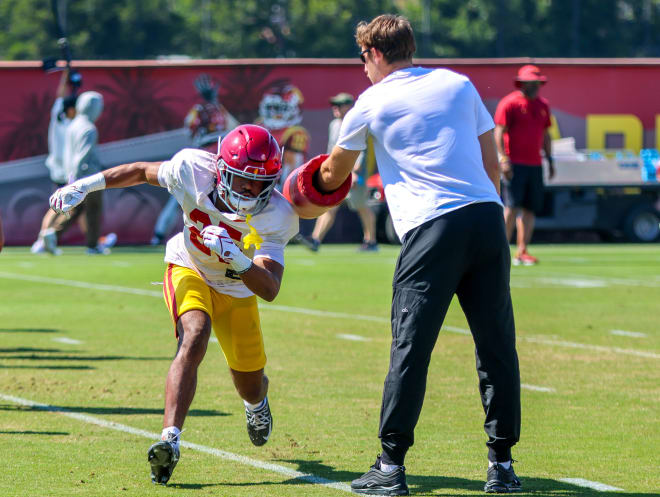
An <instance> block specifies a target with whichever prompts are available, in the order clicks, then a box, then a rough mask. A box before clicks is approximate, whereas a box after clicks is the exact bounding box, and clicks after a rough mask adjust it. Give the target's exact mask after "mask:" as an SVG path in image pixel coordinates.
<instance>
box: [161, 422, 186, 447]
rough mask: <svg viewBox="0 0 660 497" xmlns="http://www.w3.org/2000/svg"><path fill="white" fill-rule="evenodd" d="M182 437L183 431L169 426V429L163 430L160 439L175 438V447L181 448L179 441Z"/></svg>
mask: <svg viewBox="0 0 660 497" xmlns="http://www.w3.org/2000/svg"><path fill="white" fill-rule="evenodd" d="M170 435H171V436H170ZM180 435H181V430H179V429H178V428H177V427H176V426H168V427H167V428H163V431H162V433H161V435H160V439H161V440H167V439H168V438H174V440H175V442H174V446H175V447H176V448H179V440H180V439H181V437H180Z"/></svg>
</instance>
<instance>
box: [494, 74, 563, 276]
mask: <svg viewBox="0 0 660 497" xmlns="http://www.w3.org/2000/svg"><path fill="white" fill-rule="evenodd" d="M546 82H547V78H546V77H545V76H543V75H542V74H541V70H540V69H539V68H538V67H536V66H533V65H526V66H523V67H521V68H520V70H519V71H518V76H517V77H516V79H515V80H514V84H515V86H516V88H517V90H515V91H513V92H511V93H509V94H508V95H507V96H506V97H504V98H503V99H502V100H501V101H500V103H499V104H498V105H497V109H496V110H495V125H496V126H495V144H496V145H497V151H498V154H499V156H500V167H501V169H502V175H503V176H504V181H503V185H502V198H503V200H504V205H505V209H504V219H505V224H506V233H507V240H511V235H513V228H514V227H516V229H517V236H516V244H517V251H516V255H515V257H514V258H513V264H514V265H516V266H518V265H521V264H522V265H525V266H531V265H534V264H536V263H537V262H538V259H537V258H536V257H534V256H533V255H531V254H530V253H529V252H528V251H527V247H528V246H529V243H530V241H531V239H532V233H533V232H534V222H535V215H536V214H538V213H539V212H540V211H541V209H542V208H543V167H542V160H541V148H543V151H544V153H545V157H546V160H547V161H548V176H549V178H550V179H552V177H553V176H554V175H555V168H554V164H553V161H552V149H551V139H550V133H549V132H548V129H549V128H550V126H551V120H550V106H549V104H548V101H547V100H546V99H544V98H542V97H540V96H539V89H540V88H541V86H543V85H544V84H545V83H546Z"/></svg>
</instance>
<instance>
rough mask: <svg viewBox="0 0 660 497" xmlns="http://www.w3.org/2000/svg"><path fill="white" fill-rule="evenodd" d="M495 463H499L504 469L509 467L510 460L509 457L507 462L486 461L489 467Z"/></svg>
mask: <svg viewBox="0 0 660 497" xmlns="http://www.w3.org/2000/svg"><path fill="white" fill-rule="evenodd" d="M495 464H499V465H500V466H502V467H503V468H504V469H509V468H510V467H511V460H510V459H509V460H508V461H507V462H498V463H495V462H493V461H488V467H489V468H492V467H493V466H495Z"/></svg>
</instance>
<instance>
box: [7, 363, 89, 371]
mask: <svg viewBox="0 0 660 497" xmlns="http://www.w3.org/2000/svg"><path fill="white" fill-rule="evenodd" d="M0 369H52V370H55V371H66V370H72V371H91V370H93V369H96V368H93V367H92V366H60V365H56V364H50V365H47V364H39V365H35V366H30V365H26V364H15V365H5V364H0Z"/></svg>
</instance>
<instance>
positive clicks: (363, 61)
mask: <svg viewBox="0 0 660 497" xmlns="http://www.w3.org/2000/svg"><path fill="white" fill-rule="evenodd" d="M369 51H371V48H365V49H364V50H362V51H361V52H360V60H361V61H362V63H363V64H366V63H367V59H365V58H364V54H366V53H367V52H369Z"/></svg>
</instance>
